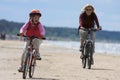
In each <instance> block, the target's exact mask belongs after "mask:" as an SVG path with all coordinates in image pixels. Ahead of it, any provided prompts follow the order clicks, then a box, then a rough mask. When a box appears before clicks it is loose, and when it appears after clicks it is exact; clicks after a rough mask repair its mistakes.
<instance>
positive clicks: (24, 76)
mask: <svg viewBox="0 0 120 80" xmlns="http://www.w3.org/2000/svg"><path fill="white" fill-rule="evenodd" d="M28 60H29V53H27V54H26V59H25V63H24V69H23V79H26V77H27V72H28V69H29V68H28V65H29V64H28Z"/></svg>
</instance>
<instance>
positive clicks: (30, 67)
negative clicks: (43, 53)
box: [17, 34, 45, 79]
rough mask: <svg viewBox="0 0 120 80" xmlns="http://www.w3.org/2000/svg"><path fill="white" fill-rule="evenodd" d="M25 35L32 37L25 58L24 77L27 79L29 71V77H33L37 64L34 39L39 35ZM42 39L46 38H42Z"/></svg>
mask: <svg viewBox="0 0 120 80" xmlns="http://www.w3.org/2000/svg"><path fill="white" fill-rule="evenodd" d="M17 36H20V35H19V34H17ZM23 37H26V38H29V39H30V43H29V46H28V49H27V53H26V54H25V59H24V61H23V79H26V77H27V73H28V72H29V78H32V77H33V74H34V70H35V66H36V51H35V49H34V48H33V44H32V40H33V39H35V38H37V37H35V36H31V37H29V36H25V35H23ZM42 39H45V38H42Z"/></svg>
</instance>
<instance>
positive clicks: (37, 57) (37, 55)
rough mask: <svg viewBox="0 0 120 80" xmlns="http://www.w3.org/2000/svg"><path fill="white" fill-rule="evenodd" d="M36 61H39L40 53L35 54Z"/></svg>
mask: <svg viewBox="0 0 120 80" xmlns="http://www.w3.org/2000/svg"><path fill="white" fill-rule="evenodd" d="M36 59H37V60H41V57H40V53H39V52H37V53H36Z"/></svg>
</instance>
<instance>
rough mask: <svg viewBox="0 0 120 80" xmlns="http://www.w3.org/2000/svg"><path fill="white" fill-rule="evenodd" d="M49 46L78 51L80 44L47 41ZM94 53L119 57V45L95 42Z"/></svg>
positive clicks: (75, 42) (116, 43)
mask: <svg viewBox="0 0 120 80" xmlns="http://www.w3.org/2000/svg"><path fill="white" fill-rule="evenodd" d="M49 44H51V45H55V46H60V47H65V48H70V49H74V50H78V51H79V46H80V42H77V41H49ZM95 52H96V53H102V54H119V55H120V43H118V42H107V41H103V42H96V43H95Z"/></svg>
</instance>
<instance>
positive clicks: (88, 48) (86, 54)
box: [82, 29, 98, 69]
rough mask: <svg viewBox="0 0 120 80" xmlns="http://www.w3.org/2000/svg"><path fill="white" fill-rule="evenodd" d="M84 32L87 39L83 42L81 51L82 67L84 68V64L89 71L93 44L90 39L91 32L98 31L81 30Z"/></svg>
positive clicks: (91, 62)
mask: <svg viewBox="0 0 120 80" xmlns="http://www.w3.org/2000/svg"><path fill="white" fill-rule="evenodd" d="M83 30H84V31H87V32H88V34H87V38H86V40H85V42H84V46H83V50H82V55H83V58H82V67H83V68H85V67H86V64H87V66H88V69H91V65H92V64H93V53H94V42H93V40H92V37H91V35H90V34H91V32H92V31H94V32H96V31H98V30H97V29H83Z"/></svg>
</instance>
